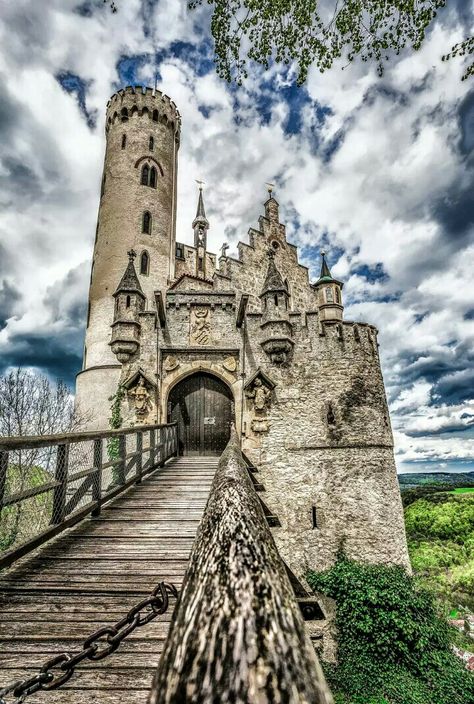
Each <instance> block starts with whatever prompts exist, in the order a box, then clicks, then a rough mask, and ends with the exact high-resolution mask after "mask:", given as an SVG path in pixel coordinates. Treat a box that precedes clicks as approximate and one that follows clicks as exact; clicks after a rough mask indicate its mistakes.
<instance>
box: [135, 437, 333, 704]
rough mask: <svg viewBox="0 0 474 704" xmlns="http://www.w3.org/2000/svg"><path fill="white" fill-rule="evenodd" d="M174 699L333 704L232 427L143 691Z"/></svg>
mask: <svg viewBox="0 0 474 704" xmlns="http://www.w3.org/2000/svg"><path fill="white" fill-rule="evenodd" d="M182 702H193V704H210V703H211V702H219V703H220V704H226V703H229V704H230V702H232V703H233V704H267V703H268V704H270V702H282V704H283V703H284V704H330V703H332V702H333V699H332V696H331V693H330V692H329V689H328V687H327V685H326V682H325V680H324V676H323V674H322V670H321V667H320V665H319V662H318V659H317V656H316V653H315V651H314V648H313V646H312V644H311V641H310V640H309V638H308V636H307V635H306V633H305V627H304V623H303V620H302V617H301V614H300V611H299V609H298V606H297V603H296V600H295V597H294V594H293V590H292V588H291V585H290V582H289V580H288V577H287V574H286V571H285V568H284V566H283V562H282V560H281V558H280V556H279V554H278V550H277V548H276V545H275V542H274V540H273V536H272V534H271V532H270V529H269V527H268V525H267V523H266V520H265V516H264V513H263V510H262V507H261V504H260V502H259V499H258V496H257V494H256V492H255V490H254V488H253V486H252V483H251V480H250V478H249V475H248V471H247V469H246V465H245V462H244V460H243V458H242V454H241V452H240V449H239V446H238V442H237V437H236V434H235V431H234V432H233V433H232V437H231V439H230V441H229V444H228V445H227V448H226V449H225V451H224V453H223V455H222V457H221V459H220V462H219V466H218V469H217V472H216V475H215V478H214V481H213V484H212V487H211V492H210V497H209V500H208V503H207V506H206V510H205V513H204V516H203V519H202V521H201V524H200V527H199V530H198V534H197V537H196V540H195V543H194V546H193V549H192V553H191V559H190V564H189V567H188V570H187V573H186V577H185V580H184V585H183V590H182V593H181V596H180V598H179V601H178V604H177V606H176V610H175V613H174V617H173V619H172V624H171V629H170V632H169V635H168V639H167V641H166V644H165V648H164V652H163V655H162V657H161V659H160V663H159V665H158V670H157V672H156V675H155V679H154V683H153V687H152V690H151V693H150V697H149V704H182Z"/></svg>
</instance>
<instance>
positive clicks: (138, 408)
mask: <svg viewBox="0 0 474 704" xmlns="http://www.w3.org/2000/svg"><path fill="white" fill-rule="evenodd" d="M129 394H130V396H133V398H134V403H135V413H136V415H137V416H144V415H146V414H147V412H148V405H149V400H150V392H149V391H148V390H147V388H146V386H145V381H144V379H143V377H142V376H141V377H140V378H139V380H138V384H137V385H136V387H135V388H134V389H131V390H130V391H129Z"/></svg>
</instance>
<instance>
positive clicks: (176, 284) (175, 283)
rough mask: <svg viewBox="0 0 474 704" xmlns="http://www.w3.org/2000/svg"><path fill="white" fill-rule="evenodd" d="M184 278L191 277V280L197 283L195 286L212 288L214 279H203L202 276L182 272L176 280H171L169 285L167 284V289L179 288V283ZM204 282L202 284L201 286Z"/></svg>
mask: <svg viewBox="0 0 474 704" xmlns="http://www.w3.org/2000/svg"><path fill="white" fill-rule="evenodd" d="M185 279H191V280H192V281H195V282H197V283H199V284H200V285H199V286H196V288H201V289H202V288H206V289H208V288H213V286H214V281H213V280H212V279H204V278H203V277H202V276H195V274H188V273H184V274H181V276H179V277H178V278H177V279H176V281H173V283H172V284H171V286H169V288H168V291H173V290H176V289H179V286H180V284H181V283H182V282H183V281H184V280H185ZM203 284H204V286H203Z"/></svg>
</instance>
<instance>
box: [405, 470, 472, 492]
mask: <svg viewBox="0 0 474 704" xmlns="http://www.w3.org/2000/svg"><path fill="white" fill-rule="evenodd" d="M398 481H399V484H400V490H401V491H406V490H407V489H415V488H416V487H418V486H423V485H424V484H430V485H433V484H434V485H436V484H447V485H449V486H450V487H452V488H453V489H455V488H456V487H463V486H474V472H463V473H461V474H456V473H454V472H413V473H411V474H410V473H407V474H399V475H398Z"/></svg>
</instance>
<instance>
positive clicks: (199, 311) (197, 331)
mask: <svg viewBox="0 0 474 704" xmlns="http://www.w3.org/2000/svg"><path fill="white" fill-rule="evenodd" d="M189 344H190V345H211V344H212V335H211V311H210V309H209V308H191V316H190V327H189Z"/></svg>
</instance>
